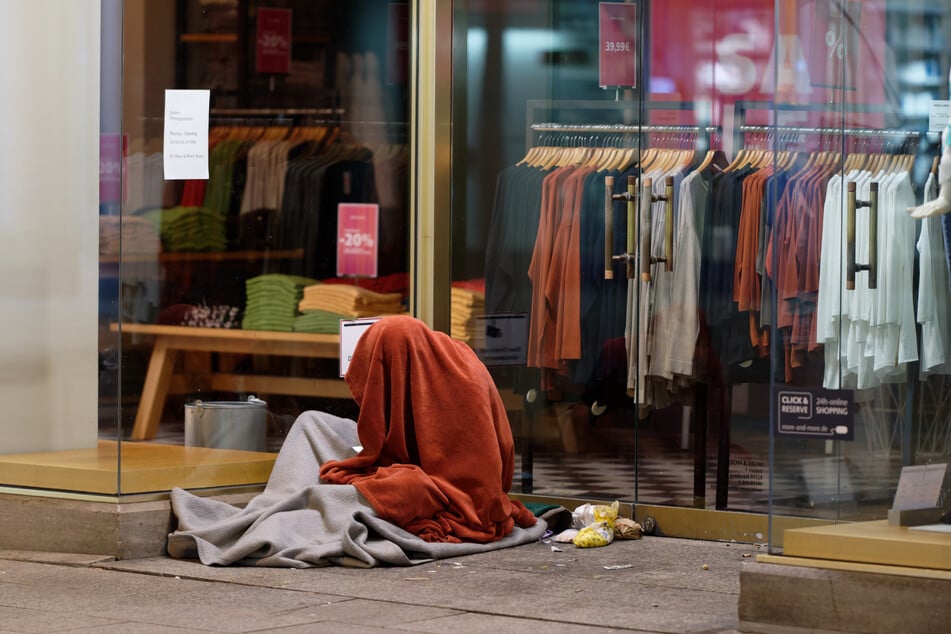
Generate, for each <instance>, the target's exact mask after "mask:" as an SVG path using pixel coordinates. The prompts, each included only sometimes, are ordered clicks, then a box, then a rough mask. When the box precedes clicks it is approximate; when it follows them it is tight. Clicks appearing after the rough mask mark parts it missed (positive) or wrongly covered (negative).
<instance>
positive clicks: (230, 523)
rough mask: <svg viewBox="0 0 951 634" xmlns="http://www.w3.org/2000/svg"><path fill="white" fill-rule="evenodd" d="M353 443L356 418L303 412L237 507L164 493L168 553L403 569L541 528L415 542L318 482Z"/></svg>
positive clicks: (340, 490)
mask: <svg viewBox="0 0 951 634" xmlns="http://www.w3.org/2000/svg"><path fill="white" fill-rule="evenodd" d="M358 443H359V440H358V438H357V424H356V422H354V421H352V420H349V419H344V418H339V417H337V416H333V415H331V414H327V413H324V412H315V411H310V412H304V413H303V414H301V415H300V417H298V419H297V421H296V422H295V423H294V425H293V427H292V428H291V430H290V432H289V433H288V435H287V438H286V439H285V441H284V444H283V446H282V448H281V451H280V453H279V454H278V456H277V459H276V460H275V462H274V469H273V471H272V472H271V477H270V479H269V480H268V483H267V486H266V487H265V488H264V491H263V492H262V493H261V494H260V495H258V496H256V497H255V498H254V499H252V500H251V502H249V503H248V505H247V506H245V507H244V508H239V507H236V506H232V505H230V504H227V503H224V502H221V501H218V500H214V499H210V498H202V497H198V496H196V495H193V494H191V493H188V492H187V491H185V490H183V489H174V490H173V491H172V494H171V497H172V511H173V512H174V513H175V516H176V517H177V518H178V530H176V531H174V532H173V533H171V534H170V535H169V536H168V553H169V554H170V555H171V556H172V557H181V558H192V559H193V558H197V559H199V560H201V562H202V563H204V564H206V565H230V564H241V565H255V566H275V567H285V568H307V567H312V566H327V565H332V564H335V565H345V566H355V567H367V568H369V567H372V566H379V565H393V566H411V565H416V564H420V563H424V562H427V561H432V560H434V559H444V558H447V557H459V556H462V555H469V554H473V553H480V552H486V551H489V550H496V549H499V548H508V547H510V546H517V545H520V544H525V543H528V542H532V541H535V540H537V539H539V538H540V537H541V536H542V534H543V533H544V532H545V529H546V525H545V522H544V521H542V520H539V521H538V523H537V524H536V525H535V526H532V527H531V528H528V529H523V528H520V527H518V526H516V527H515V528H514V530H513V531H512V532H511V533H510V534H509V535H507V536H506V537H505V538H503V539H502V540H500V541H497V542H491V543H487V544H478V543H462V544H450V543H430V542H426V541H423V540H422V539H420V538H419V537H417V536H416V535H413V534H412V533H409V532H407V531H404V530H403V529H401V528H400V527H398V526H396V525H394V524H391V523H390V522H387V521H385V520H383V519H381V518H380V517H379V516H377V514H376V512H375V511H374V510H373V507H372V506H370V504H369V503H368V502H367V501H366V500H365V499H363V497H362V496H361V495H360V494H359V493H358V492H357V490H356V489H355V488H354V487H353V486H352V485H349V484H345V485H341V484H322V483H321V482H320V481H319V478H318V472H319V471H320V465H321V464H323V463H324V462H325V461H327V460H339V459H343V458H347V457H350V456H353V455H355V453H356V452H355V450H354V448H353V447H354V446H355V445H357V444H358Z"/></svg>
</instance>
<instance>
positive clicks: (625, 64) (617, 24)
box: [598, 2, 637, 88]
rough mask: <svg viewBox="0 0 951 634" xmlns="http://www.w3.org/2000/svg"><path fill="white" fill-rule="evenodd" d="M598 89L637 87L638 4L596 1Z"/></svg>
mask: <svg viewBox="0 0 951 634" xmlns="http://www.w3.org/2000/svg"><path fill="white" fill-rule="evenodd" d="M598 12H599V16H600V19H599V23H600V28H599V35H600V37H599V38H598V41H599V42H600V47H601V51H600V55H599V57H600V74H599V84H600V86H601V88H609V87H620V88H636V87H637V5H636V4H621V3H619V2H601V3H599V4H598Z"/></svg>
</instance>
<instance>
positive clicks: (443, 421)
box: [320, 316, 535, 543]
mask: <svg viewBox="0 0 951 634" xmlns="http://www.w3.org/2000/svg"><path fill="white" fill-rule="evenodd" d="M346 381H347V384H348V385H349V387H350V392H351V394H353V398H354V399H355V400H356V402H357V405H359V406H360V415H359V418H358V420H357V432H358V434H359V436H360V442H361V444H362V445H363V450H362V451H361V452H360V453H359V454H358V455H357V456H355V457H353V458H349V459H347V460H340V461H332V462H327V463H325V464H324V465H323V466H322V467H321V470H320V478H321V481H323V482H329V483H334V484H353V485H354V486H355V487H356V488H357V490H358V491H360V493H361V494H362V495H363V496H364V497H365V498H366V499H367V500H368V501H369V502H370V504H372V505H373V508H374V509H375V510H376V512H377V513H378V514H379V515H380V517H382V518H384V519H386V520H388V521H390V522H392V523H394V524H396V525H398V526H400V527H402V528H404V529H405V530H407V531H409V532H411V533H414V534H416V535H418V536H420V537H421V538H423V539H424V540H426V541H430V542H460V541H474V542H480V543H485V542H491V541H495V540H498V539H501V538H502V537H504V536H505V535H507V534H508V533H509V532H511V530H512V528H513V526H514V525H515V524H516V523H518V524H519V525H520V526H523V527H527V526H532V525H533V524H535V517H534V516H533V515H532V514H531V512H529V511H528V510H527V509H526V508H525V507H524V506H523V505H522V504H521V503H520V502H517V501H514V500H510V499H509V497H508V495H507V493H506V492H507V491H508V489H509V487H510V486H511V485H512V477H513V474H514V471H515V446H514V442H513V440H512V430H511V428H510V427H509V422H508V418H507V416H506V414H505V408H504V407H503V405H502V399H501V398H500V397H499V394H498V391H497V390H496V387H495V385H494V383H493V381H492V377H491V376H490V375H489V372H488V370H487V369H486V368H485V366H484V365H483V364H482V362H481V361H480V360H479V358H478V357H477V356H476V355H475V353H474V352H473V351H472V350H471V349H470V348H469V347H468V346H466V345H465V344H463V343H461V342H458V341H455V340H453V339H451V338H449V337H448V336H447V335H445V334H443V333H441V332H435V331H432V330H430V329H429V328H428V327H427V326H426V325H425V324H424V323H423V322H421V321H419V320H418V319H415V318H413V317H408V316H393V317H385V318H383V319H381V320H380V321H378V322H377V323H375V324H374V325H373V326H371V327H370V328H368V329H367V331H366V332H365V333H364V334H363V336H362V337H361V338H360V341H359V342H358V343H357V345H356V348H355V349H354V352H353V358H352V359H351V361H350V366H349V368H348V370H347V376H346Z"/></svg>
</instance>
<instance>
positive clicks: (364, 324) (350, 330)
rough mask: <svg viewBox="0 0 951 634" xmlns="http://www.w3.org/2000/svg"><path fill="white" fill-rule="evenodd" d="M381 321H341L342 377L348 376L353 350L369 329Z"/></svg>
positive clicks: (372, 319) (370, 319) (373, 318)
mask: <svg viewBox="0 0 951 634" xmlns="http://www.w3.org/2000/svg"><path fill="white" fill-rule="evenodd" d="M379 320H380V318H379V317H367V318H364V319H341V320H340V376H344V375H346V374H347V369H348V368H349V367H350V360H351V359H352V358H353V350H354V348H356V347H357V342H358V341H360V337H362V336H363V333H364V332H366V330H367V328H369V327H370V326H372V325H373V324H374V323H376V322H378V321H379Z"/></svg>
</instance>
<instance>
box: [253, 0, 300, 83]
mask: <svg viewBox="0 0 951 634" xmlns="http://www.w3.org/2000/svg"><path fill="white" fill-rule="evenodd" d="M256 43H257V46H256V55H255V61H256V65H255V67H256V68H257V70H258V72H259V73H289V72H291V10H290V9H267V8H264V7H261V8H259V9H258V30H257V42H256Z"/></svg>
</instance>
